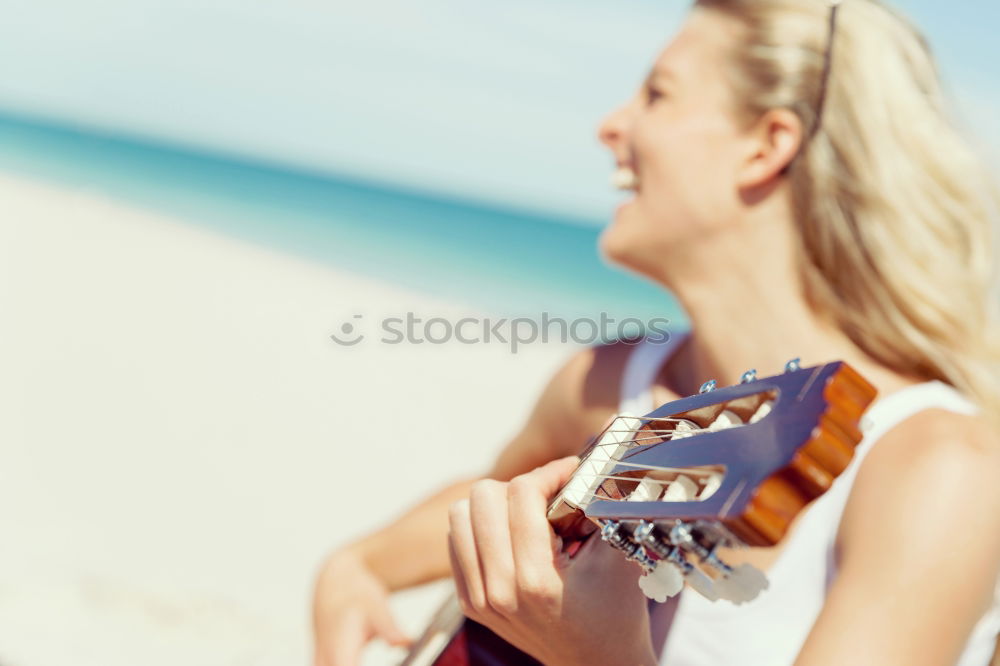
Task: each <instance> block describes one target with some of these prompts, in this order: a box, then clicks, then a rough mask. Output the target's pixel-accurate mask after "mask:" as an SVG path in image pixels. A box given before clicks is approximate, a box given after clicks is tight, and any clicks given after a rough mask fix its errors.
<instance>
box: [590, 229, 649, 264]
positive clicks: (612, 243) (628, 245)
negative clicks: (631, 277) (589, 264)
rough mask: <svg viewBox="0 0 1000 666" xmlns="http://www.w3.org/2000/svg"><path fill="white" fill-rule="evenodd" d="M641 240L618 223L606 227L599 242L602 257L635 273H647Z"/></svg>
mask: <svg viewBox="0 0 1000 666" xmlns="http://www.w3.org/2000/svg"><path fill="white" fill-rule="evenodd" d="M641 240H642V239H641V238H636V237H635V234H632V233H629V232H628V231H627V230H626V229H622V228H621V225H619V224H618V223H617V222H612V223H611V224H610V225H609V226H607V227H605V229H604V231H603V232H602V233H601V236H600V239H599V240H598V243H597V245H598V248H599V249H600V252H601V255H602V256H603V257H604V258H605V259H606V260H607V261H609V262H611V263H612V264H614V265H616V266H620V267H621V268H625V269H627V270H630V271H632V272H635V273H645V271H644V270H642V265H643V263H644V262H643V260H642V243H641Z"/></svg>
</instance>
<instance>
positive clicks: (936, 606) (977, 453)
mask: <svg viewBox="0 0 1000 666" xmlns="http://www.w3.org/2000/svg"><path fill="white" fill-rule="evenodd" d="M998 471H1000V445H998V443H997V441H996V436H995V434H994V433H992V432H991V431H990V430H989V429H988V428H987V427H986V425H985V424H984V423H982V422H980V421H978V419H975V418H973V417H968V416H962V415H958V414H954V413H951V412H946V411H944V410H928V411H926V412H922V413H921V414H918V415H916V416H915V417H913V418H911V419H908V420H907V421H906V422H904V423H902V424H900V425H899V426H897V427H896V428H895V429H893V430H892V431H890V432H889V433H888V434H886V435H885V436H884V438H883V441H881V442H879V444H878V446H877V447H876V448H875V450H873V451H872V453H871V455H870V456H869V457H868V458H867V459H866V460H865V463H864V465H863V466H862V469H861V471H860V472H859V474H858V479H857V481H856V483H855V486H854V489H853V490H852V493H851V498H850V500H849V502H848V505H847V508H846V510H845V513H844V518H843V520H842V522H841V530H840V531H841V534H840V544H841V550H842V558H841V560H842V561H841V570H840V574H839V576H838V579H837V581H836V582H835V583H834V585H833V587H832V589H831V590H830V594H829V596H828V598H827V602H826V604H825V605H824V607H823V611H822V612H821V613H820V616H819V618H818V619H817V621H816V624H815V626H814V627H813V630H812V632H811V633H810V635H809V638H808V639H807V641H806V643H805V645H804V647H803V649H802V652H801V653H800V655H799V659H798V661H797V663H798V664H802V665H803V666H815V665H825V664H844V663H852V664H913V665H918V664H928V665H930V664H948V663H954V662H955V660H956V659H957V658H958V656H959V654H960V652H961V650H962V648H963V646H964V643H965V641H966V640H968V636H969V633H970V632H971V630H972V628H973V627H974V626H975V623H976V621H977V620H978V618H979V617H980V616H981V615H982V613H983V612H984V611H985V610H986V608H987V607H988V606H989V603H990V600H991V599H992V594H993V587H994V584H995V582H996V580H997V575H998V570H1000V483H998V481H997V473H998Z"/></svg>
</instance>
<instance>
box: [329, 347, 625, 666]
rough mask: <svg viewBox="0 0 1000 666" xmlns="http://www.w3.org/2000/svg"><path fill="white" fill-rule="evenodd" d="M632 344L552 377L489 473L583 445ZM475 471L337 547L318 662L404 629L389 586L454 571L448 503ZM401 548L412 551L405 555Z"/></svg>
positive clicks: (524, 466) (608, 408)
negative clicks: (393, 607) (394, 616)
mask: <svg viewBox="0 0 1000 666" xmlns="http://www.w3.org/2000/svg"><path fill="white" fill-rule="evenodd" d="M629 349H630V347H628V346H627V345H620V344H619V345H610V346H607V347H600V348H595V349H587V350H584V351H582V352H580V353H578V354H576V355H575V356H574V357H573V358H571V359H570V360H569V361H568V362H567V363H566V364H565V365H564V366H563V367H562V368H561V369H560V370H559V372H557V373H556V375H555V376H554V377H553V378H552V379H551V380H550V381H549V383H548V385H547V386H546V387H545V389H544V391H543V392H542V395H541V397H540V398H539V400H538V403H537V404H536V405H535V407H534V409H533V410H532V412H531V415H530V416H529V418H528V419H527V422H526V423H525V425H524V427H523V428H522V429H521V431H520V432H519V433H518V434H517V435H516V436H515V437H514V438H513V439H512V440H511V441H510V443H509V444H508V445H507V446H506V447H505V448H504V449H503V451H502V452H501V454H500V456H499V457H498V459H497V461H496V463H495V464H494V465H493V468H492V469H491V470H490V471H489V473H488V474H487V476H488V477H491V478H494V479H497V480H501V481H507V480H509V479H511V478H513V477H514V476H517V475H519V474H523V473H525V472H528V471H531V470H532V469H534V468H536V467H539V466H541V465H544V464H545V463H547V462H549V461H551V460H555V459H557V458H562V457H564V456H567V455H572V454H575V453H578V452H579V451H580V449H581V448H582V447H583V445H584V444H585V443H586V440H587V438H588V437H589V436H590V435H592V434H593V433H595V432H597V431H598V430H599V429H600V428H601V427H602V426H603V424H604V422H605V421H606V420H607V419H608V418H609V417H610V416H612V415H613V414H614V411H615V407H616V404H617V400H618V391H619V376H620V374H621V367H622V364H623V363H624V360H625V358H626V356H627V354H628V351H629ZM474 481H475V479H470V480H464V481H460V482H457V483H454V484H451V485H449V486H447V487H445V488H444V489H442V490H441V491H439V492H438V493H436V494H434V495H432V496H431V497H429V498H427V499H426V500H424V501H423V502H421V503H420V504H418V505H417V506H415V507H414V508H412V509H411V510H409V511H407V512H406V513H405V514H403V515H402V516H400V517H399V518H398V519H397V520H395V521H394V522H392V523H391V524H389V525H387V526H386V527H384V528H383V529H381V530H379V531H377V532H374V533H373V534H371V535H369V536H367V537H365V538H363V539H361V540H359V541H357V542H355V543H353V544H350V545H349V546H347V547H345V548H342V549H340V550H338V551H336V552H335V553H333V554H332V555H331V556H330V557H329V558H328V559H327V561H326V562H325V563H324V565H323V567H322V569H321V571H320V574H319V577H318V578H317V582H316V589H315V596H314V602H313V622H314V632H315V640H316V663H317V664H320V665H322V666H328V665H329V666H341V665H346V664H354V663H357V657H358V654H359V653H360V650H361V648H362V647H363V645H364V643H365V642H367V641H368V640H369V639H370V638H371V637H373V636H376V635H377V636H381V637H383V638H385V639H386V640H387V641H389V642H391V643H396V644H399V643H403V642H405V637H403V636H402V633H401V632H400V631H399V629H398V628H396V626H395V623H394V621H393V620H392V617H391V615H390V614H389V611H388V606H387V604H386V600H387V597H388V594H389V593H390V592H393V591H396V590H400V589H404V588H407V587H411V586H413V585H419V584H421V583H425V582H428V581H431V580H435V579H438V578H443V577H445V576H448V575H450V573H451V568H450V565H449V558H448V547H447V543H448V541H447V533H448V507H449V506H450V505H451V504H452V503H453V502H455V501H456V500H459V499H462V498H465V497H468V495H469V488H470V487H471V485H472V484H473V483H474ZM400 552H405V553H407V557H402V558H401V557H398V554H399V553H400Z"/></svg>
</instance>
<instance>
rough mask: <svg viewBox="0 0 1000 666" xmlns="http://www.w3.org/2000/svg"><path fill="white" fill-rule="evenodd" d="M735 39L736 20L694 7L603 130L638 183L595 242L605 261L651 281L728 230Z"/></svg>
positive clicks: (734, 144) (737, 156)
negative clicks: (677, 257) (687, 251)
mask: <svg viewBox="0 0 1000 666" xmlns="http://www.w3.org/2000/svg"><path fill="white" fill-rule="evenodd" d="M736 36H737V25H736V24H735V22H734V21H733V20H732V19H730V18H728V17H725V16H723V15H720V14H717V13H715V12H712V11H708V10H703V9H697V8H696V9H695V10H694V11H693V12H692V13H691V15H690V17H689V18H688V20H687V21H686V23H685V25H684V26H683V28H682V30H681V31H680V32H679V33H678V35H677V37H676V38H675V39H674V40H673V41H672V42H671V43H670V44H669V45H668V46H667V47H666V48H665V49H664V50H663V51H662V52H661V53H660V55H659V57H658V58H657V60H656V62H655V64H654V67H653V70H652V73H651V74H650V76H649V78H648V79H647V81H646V82H645V83H644V84H643V86H642V87H641V88H640V89H639V90H638V91H636V94H635V95H634V96H633V97H632V98H631V99H630V100H628V101H627V102H626V103H625V104H624V105H623V106H621V107H620V108H618V109H617V110H615V111H614V112H612V113H611V114H610V115H609V116H608V117H607V118H606V119H605V120H604V122H603V123H602V124H601V126H600V128H599V137H600V139H601V141H602V142H603V143H604V144H605V145H607V147H608V148H609V149H610V150H611V151H612V153H613V154H614V158H615V161H616V163H617V165H618V167H619V169H626V170H628V169H631V170H632V171H633V172H634V174H635V178H636V179H637V180H636V181H634V185H633V186H632V187H631V188H630V189H633V190H634V192H635V196H634V197H633V198H631V199H630V200H628V201H627V202H625V203H624V204H622V205H621V206H620V207H619V208H618V210H617V212H616V213H615V216H614V221H613V222H612V223H611V225H609V226H608V228H607V229H606V230H605V232H604V234H603V236H602V238H601V246H602V249H603V250H604V252H605V254H606V255H607V256H608V257H609V258H610V259H611V260H613V261H615V262H617V263H620V264H623V265H625V266H628V267H630V268H632V269H633V270H637V271H639V272H641V273H646V274H648V275H651V276H653V277H657V274H658V273H659V270H658V266H660V265H662V263H663V261H664V260H665V258H666V257H668V256H669V251H670V250H674V251H678V250H680V251H683V248H684V246H685V243H686V242H687V241H691V240H697V239H700V238H705V237H706V236H708V235H710V234H712V233H714V232H717V231H719V230H721V229H724V228H725V227H726V226H727V224H728V223H730V222H731V220H732V218H733V213H734V212H735V211H736V210H737V208H736V207H737V205H738V203H739V189H738V187H737V185H736V181H737V174H738V169H739V167H740V165H741V162H742V159H741V156H742V155H745V150H746V144H745V142H743V141H741V139H742V138H743V136H744V134H745V132H746V131H747V128H746V126H745V124H741V123H739V122H738V120H737V118H736V115H735V113H734V111H733V108H734V103H733V99H732V94H731V92H730V88H729V85H728V82H727V81H728V79H727V77H726V74H725V71H726V70H725V68H726V67H727V66H728V62H727V56H728V51H727V47H728V45H729V44H731V43H732V42H733V41H734V40H735V39H736ZM619 175H620V176H621V175H623V174H622V173H619Z"/></svg>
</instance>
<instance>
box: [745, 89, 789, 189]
mask: <svg viewBox="0 0 1000 666" xmlns="http://www.w3.org/2000/svg"><path fill="white" fill-rule="evenodd" d="M748 138H749V143H748V144H747V145H748V146H749V150H748V152H747V156H746V160H745V161H744V163H743V165H742V167H741V168H740V172H739V177H738V182H739V186H740V188H741V189H744V188H745V189H750V188H755V187H759V186H761V185H766V184H768V183H769V182H770V181H772V180H774V179H775V178H777V177H779V176H781V175H782V174H783V173H784V172H785V169H786V168H787V167H788V165H790V164H791V163H792V160H794V159H795V156H796V155H798V153H799V147H800V146H801V145H802V139H803V131H802V121H801V120H799V117H798V116H797V115H795V113H793V112H792V111H790V110H789V109H771V110H769V111H768V112H767V113H765V114H764V115H763V116H761V117H760V119H759V120H758V121H757V122H756V123H754V125H753V126H752V127H751V128H750V129H749V130H748Z"/></svg>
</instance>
